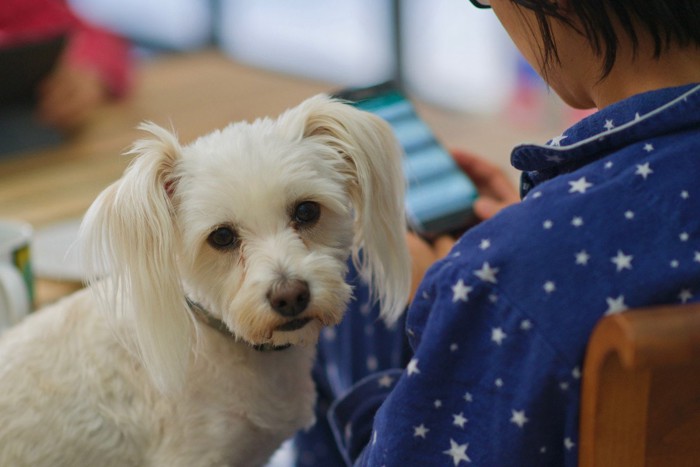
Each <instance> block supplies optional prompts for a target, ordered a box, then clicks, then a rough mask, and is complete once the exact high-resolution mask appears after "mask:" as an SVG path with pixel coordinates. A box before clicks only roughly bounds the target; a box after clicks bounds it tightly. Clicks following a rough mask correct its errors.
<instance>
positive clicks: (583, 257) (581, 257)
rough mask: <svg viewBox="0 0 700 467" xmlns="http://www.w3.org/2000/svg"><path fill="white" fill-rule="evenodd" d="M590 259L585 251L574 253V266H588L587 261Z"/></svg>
mask: <svg viewBox="0 0 700 467" xmlns="http://www.w3.org/2000/svg"><path fill="white" fill-rule="evenodd" d="M590 259H591V255H589V254H588V253H587V252H586V250H581V251H579V252H578V253H576V264H578V265H580V266H585V265H587V264H588V260H590Z"/></svg>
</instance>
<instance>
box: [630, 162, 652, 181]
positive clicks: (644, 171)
mask: <svg viewBox="0 0 700 467" xmlns="http://www.w3.org/2000/svg"><path fill="white" fill-rule="evenodd" d="M653 173H654V171H653V170H651V167H649V163H648V162H647V163H646V164H637V171H636V172H635V173H634V174H635V175H641V177H642V178H643V179H644V180H646V179H647V177H648V176H649V175H651V174H653Z"/></svg>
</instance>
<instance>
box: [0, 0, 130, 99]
mask: <svg viewBox="0 0 700 467" xmlns="http://www.w3.org/2000/svg"><path fill="white" fill-rule="evenodd" d="M62 34H65V35H66V36H67V38H68V40H67V45H66V50H65V52H64V56H63V58H62V59H63V60H64V61H66V63H68V64H70V65H75V66H76V67H78V68H83V69H85V68H89V69H94V70H96V71H97V72H98V73H99V74H100V76H101V77H102V81H103V82H104V83H105V85H106V87H107V89H108V90H109V92H110V94H111V95H112V96H115V97H120V96H122V95H124V94H125V93H126V91H127V90H128V88H129V86H130V81H131V79H130V69H131V60H130V55H129V45H128V43H127V41H125V40H124V39H122V38H120V37H118V36H116V35H115V34H112V33H110V32H108V31H105V30H104V29H100V28H98V27H95V26H93V25H90V24H88V23H86V22H85V21H83V20H82V19H80V18H78V17H77V16H76V15H75V14H74V13H73V12H72V11H71V10H70V8H69V7H68V5H67V4H66V2H65V0H1V1H0V48H4V47H8V46H12V45H19V44H25V43H31V42H36V41H40V40H42V39H49V38H52V37H56V36H59V35H62Z"/></svg>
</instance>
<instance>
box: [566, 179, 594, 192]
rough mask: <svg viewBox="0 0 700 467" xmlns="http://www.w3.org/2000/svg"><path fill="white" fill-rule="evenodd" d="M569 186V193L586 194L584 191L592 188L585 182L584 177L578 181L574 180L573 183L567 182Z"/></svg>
mask: <svg viewBox="0 0 700 467" xmlns="http://www.w3.org/2000/svg"><path fill="white" fill-rule="evenodd" d="M569 185H571V188H570V189H569V193H581V194H583V193H586V190H588V189H589V188H590V187H592V186H593V184H592V183H589V182H587V181H586V177H581V178H579V179H578V180H575V181H573V182H569Z"/></svg>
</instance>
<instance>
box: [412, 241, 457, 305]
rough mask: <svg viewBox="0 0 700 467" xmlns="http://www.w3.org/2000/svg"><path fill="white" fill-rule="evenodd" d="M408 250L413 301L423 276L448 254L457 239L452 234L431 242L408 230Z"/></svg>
mask: <svg viewBox="0 0 700 467" xmlns="http://www.w3.org/2000/svg"><path fill="white" fill-rule="evenodd" d="M406 242H407V244H408V251H409V253H410V254H411V297H410V299H409V301H413V297H414V296H415V294H416V290H417V289H418V285H419V284H420V283H421V281H422V280H423V276H424V275H425V273H426V272H427V271H428V268H430V266H432V265H433V263H434V262H435V261H437V260H439V259H441V258H444V257H445V256H447V254H448V253H449V252H450V250H451V249H452V246H453V245H454V243H455V240H454V239H453V238H452V237H450V236H447V235H445V236H442V237H439V238H437V239H435V241H434V242H433V243H432V244H430V243H428V242H426V241H425V240H423V239H422V238H421V237H419V236H418V235H416V234H414V233H412V232H408V233H407V234H406Z"/></svg>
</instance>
